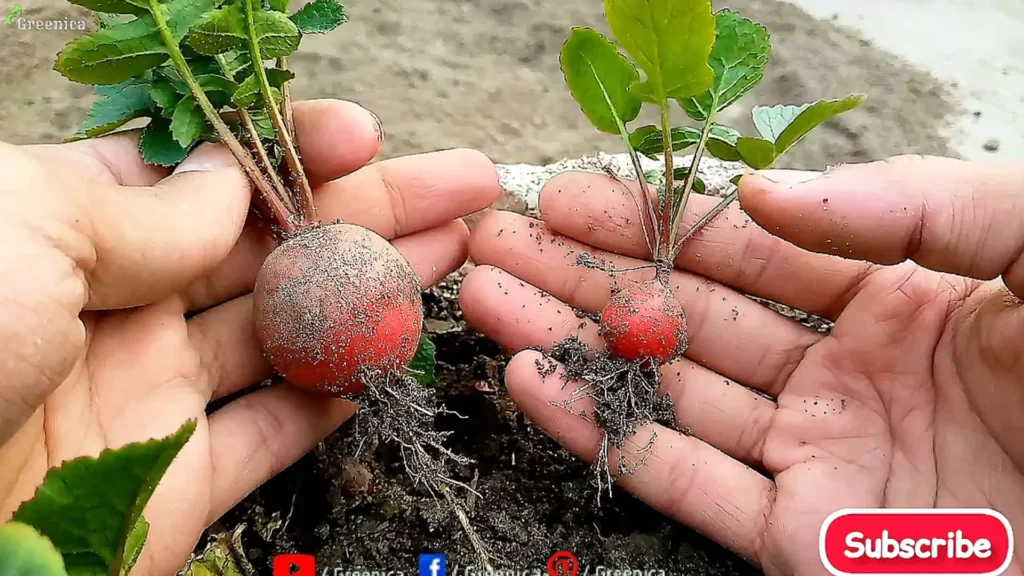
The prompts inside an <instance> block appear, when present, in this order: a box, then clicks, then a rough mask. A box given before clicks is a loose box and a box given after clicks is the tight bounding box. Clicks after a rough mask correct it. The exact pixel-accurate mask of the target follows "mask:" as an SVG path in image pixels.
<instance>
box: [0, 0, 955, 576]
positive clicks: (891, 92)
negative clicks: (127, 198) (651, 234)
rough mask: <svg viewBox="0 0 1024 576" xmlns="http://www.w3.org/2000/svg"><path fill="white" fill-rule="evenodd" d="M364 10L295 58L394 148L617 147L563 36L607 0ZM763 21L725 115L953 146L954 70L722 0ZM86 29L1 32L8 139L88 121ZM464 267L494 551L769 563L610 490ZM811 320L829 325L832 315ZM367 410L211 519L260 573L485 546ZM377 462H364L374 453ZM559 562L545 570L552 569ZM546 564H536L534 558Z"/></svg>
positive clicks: (594, 561)
mask: <svg viewBox="0 0 1024 576" xmlns="http://www.w3.org/2000/svg"><path fill="white" fill-rule="evenodd" d="M23 4H24V10H25V16H26V17H28V18H46V19H63V18H83V17H84V12H83V11H82V10H80V9H78V8H75V7H73V6H69V5H67V4H66V3H65V2H64V0H23ZM348 4H350V5H349V7H348V8H349V13H350V16H351V18H352V21H351V22H350V23H349V24H346V25H345V26H344V27H343V28H342V30H340V31H339V32H337V33H336V34H334V35H329V36H317V37H310V38H309V39H308V40H307V41H306V42H304V44H303V49H302V51H301V52H300V53H299V54H297V55H296V56H295V57H293V58H292V59H291V60H292V63H293V67H294V69H295V71H296V73H297V74H298V80H297V82H296V87H295V95H296V97H298V98H311V97H338V98H346V99H350V100H355V101H357V102H360V103H362V104H363V105H365V106H366V107H368V108H370V109H372V110H374V111H375V112H376V113H377V114H378V115H379V116H380V117H381V118H382V120H383V123H384V125H385V127H386V128H387V130H388V143H387V147H386V150H385V152H384V153H383V155H382V156H396V155H402V154H408V153H416V152H423V151H428V150H436V149H439V148H449V147H456V146H469V147H474V148H479V149H481V150H483V151H484V152H486V153H487V154H489V155H490V156H491V157H492V158H493V159H494V160H495V161H498V162H528V163H535V164H547V163H550V162H553V161H557V160H559V159H561V158H563V157H575V156H581V155H584V154H589V153H593V152H595V151H599V150H604V151H618V150H619V146H620V143H618V142H617V141H616V139H615V138H614V137H611V136H606V135H599V134H598V133H596V132H595V131H594V130H593V129H592V128H591V127H590V126H589V125H587V121H586V119H585V118H584V117H583V115H582V114H581V113H580V111H579V109H578V108H577V106H576V105H575V103H574V102H573V101H572V100H571V98H570V97H569V95H568V93H567V91H566V90H565V89H564V87H563V81H562V77H561V73H560V72H559V70H558V62H557V53H558V50H559V48H560V47H561V44H562V42H563V41H564V39H565V37H566V35H567V33H568V29H569V27H570V26H573V25H582V26H594V27H597V28H599V29H604V28H605V26H604V24H603V21H602V14H601V8H600V2H597V1H596V0H459V1H452V0H372V1H371V0H351V2H349V3H348ZM725 6H728V7H731V8H735V9H737V10H739V11H741V12H742V13H743V14H745V15H747V16H749V17H751V18H753V19H755V20H758V21H760V22H762V23H763V24H764V25H765V26H767V28H768V29H769V31H771V32H772V34H773V36H774V42H773V43H774V52H773V55H772V59H771V62H770V63H769V70H768V75H767V77H766V78H765V81H764V82H763V83H762V85H761V87H760V88H759V89H758V90H757V91H756V92H755V93H754V94H752V95H751V96H749V97H747V98H745V99H744V100H742V101H741V102H740V103H739V104H737V105H736V106H735V107H734V108H733V110H734V111H733V112H730V113H729V114H728V115H726V117H725V118H724V119H723V121H726V122H730V123H733V124H735V125H736V126H737V127H738V128H740V129H743V130H749V129H750V125H749V122H748V121H747V117H748V116H747V114H748V112H747V111H748V110H749V108H750V106H751V105H756V104H775V103H780V102H782V103H802V102H805V101H809V100H813V99H818V98H823V97H836V96H841V95H845V94H846V93H848V92H866V93H867V94H868V102H867V104H866V105H865V106H864V107H863V108H861V109H859V110H857V111H855V112H853V113H850V114H848V115H845V116H843V117H842V118H840V119H838V120H837V121H834V122H830V123H829V124H827V125H826V127H825V129H823V130H820V131H818V132H817V133H816V134H813V135H812V136H810V137H809V138H808V139H807V140H806V142H805V143H803V144H802V145H801V146H800V147H798V148H797V149H795V150H794V151H793V152H792V153H790V155H788V156H787V158H786V159H785V164H784V165H785V166H791V167H804V168H821V167H824V166H825V165H826V164H835V163H839V162H856V161H864V160H870V159H878V158H883V157H886V156H889V155H892V154H897V153H910V152H914V153H923V154H944V155H952V153H951V148H950V146H949V145H948V143H947V142H946V141H945V139H944V138H943V136H941V134H942V129H943V128H944V126H945V125H946V122H947V117H949V116H950V115H951V114H953V113H955V111H956V110H957V105H956V104H955V103H953V102H952V100H951V96H950V94H949V92H948V90H947V88H946V87H945V86H943V85H942V84H941V83H939V82H938V81H936V80H935V79H934V78H932V77H931V76H929V75H928V74H925V73H922V72H920V71H918V70H916V69H914V68H913V67H911V66H910V65H908V64H907V63H906V62H904V61H902V60H900V59H899V58H897V57H894V56H892V55H889V54H887V53H885V52H882V51H880V50H878V49H877V48H875V47H874V46H872V45H871V44H869V43H868V42H866V41H864V40H861V39H860V38H858V37H856V36H855V35H853V34H852V33H850V32H849V31H847V30H844V29H841V28H839V27H837V26H835V25H834V24H832V23H831V22H829V21H823V20H817V19H813V18H811V17H809V16H807V15H806V14H805V13H803V12H802V11H801V10H799V9H798V8H795V7H793V6H791V5H789V4H785V3H780V2H776V1H775V0H734V1H729V2H716V7H717V8H721V7H725ZM72 35H73V33H72V32H64V31H62V32H57V31H20V30H16V29H13V28H10V27H4V28H3V29H2V33H0V55H2V56H3V60H4V67H3V68H0V85H3V86H4V90H2V91H0V140H4V141H7V142H12V143H30V142H56V141H60V140H61V139H62V138H64V137H65V136H68V135H69V134H71V133H72V132H73V130H74V129H75V127H76V126H77V124H78V123H79V122H80V121H81V119H82V118H83V117H84V114H85V111H86V109H87V108H88V106H89V103H90V101H91V95H90V93H91V91H90V89H89V88H88V87H84V86H79V85H75V84H71V83H70V82H68V81H66V80H65V79H63V78H62V77H61V76H60V75H59V74H57V73H56V72H53V71H52V70H51V68H52V60H53V55H54V54H55V53H56V52H57V51H58V50H59V48H60V47H61V46H62V45H63V44H64V43H65V42H67V41H68V40H69V39H70V38H71V37H72ZM460 278H461V276H460V275H455V276H453V277H452V278H449V280H447V281H446V282H445V283H443V284H442V285H440V286H439V287H437V288H435V289H432V290H431V291H429V292H427V293H426V294H425V296H424V299H425V304H426V312H427V320H426V322H427V327H428V328H429V331H430V332H431V335H432V338H433V339H434V341H435V343H436V345H437V353H438V359H439V366H438V377H439V379H438V383H437V392H438V398H439V400H440V402H441V404H442V405H443V406H444V407H445V408H447V409H449V410H452V411H455V412H458V413H459V414H460V415H461V416H459V417H456V416H452V415H445V416H441V417H439V418H438V419H437V421H436V424H437V427H438V429H439V430H441V431H446V432H451V435H450V436H449V438H448V446H449V447H450V448H451V449H452V450H453V451H454V452H455V453H457V454H463V455H466V456H468V457H470V458H472V459H473V460H474V462H473V463H472V464H468V465H464V466H461V467H460V468H459V469H457V470H456V471H455V472H456V473H455V477H456V478H455V479H457V480H459V481H461V482H465V483H466V484H467V485H469V486H471V487H473V490H474V491H475V493H477V494H479V496H476V495H474V494H472V493H469V492H467V491H465V490H462V491H460V492H459V494H460V495H461V497H462V498H465V499H466V506H467V508H468V513H469V518H470V521H471V523H472V525H473V527H474V529H475V530H476V531H477V532H478V533H479V535H480V537H481V538H482V539H483V540H484V541H485V542H486V543H487V544H488V545H489V546H490V547H491V551H492V553H493V554H494V556H495V557H496V558H497V560H496V561H495V565H496V567H506V568H507V567H512V566H517V567H520V568H527V567H530V568H537V569H540V568H542V567H543V566H544V565H545V564H546V562H547V559H548V557H549V556H550V555H551V554H552V553H553V552H555V551H557V550H570V551H573V552H574V553H576V554H577V555H578V556H579V558H580V560H581V562H582V563H583V565H584V566H585V567H586V566H594V565H598V564H600V565H605V566H615V567H626V566H629V567H632V568H647V569H662V570H664V571H665V573H666V574H687V575H703V574H755V573H757V571H756V570H755V569H754V568H753V567H751V566H750V565H748V564H746V563H745V562H744V561H743V560H741V559H738V558H737V557H735V556H734V555H732V554H730V553H729V552H727V551H725V550H723V549H722V548H721V547H719V546H717V545H716V544H713V543H711V542H709V541H708V540H706V539H704V538H703V537H701V536H700V535H698V534H696V533H694V532H692V531H690V530H688V529H687V528H685V527H683V526H680V525H678V524H676V523H674V522H671V521H669V520H667V519H666V518H664V517H662V516H661V515H660V514H658V513H657V512H654V511H652V510H651V509H649V508H648V507H647V506H645V505H644V504H642V503H640V502H638V501H637V500H635V499H634V498H632V497H631V496H629V495H628V494H625V493H623V492H620V491H618V490H616V491H615V492H614V496H613V498H611V499H610V500H608V499H604V500H603V501H602V504H601V506H600V507H598V506H594V505H593V490H592V489H590V488H591V487H590V486H589V482H590V479H591V475H590V472H589V470H588V466H587V465H586V464H584V463H581V462H580V461H578V460H576V459H575V458H573V457H572V456H570V455H569V454H567V453H566V452H565V451H563V450H562V449H561V448H560V447H559V446H558V445H557V444H556V443H555V442H554V441H552V440H551V439H549V438H548V437H547V436H545V435H544V434H543V433H541V432H539V431H537V430H536V429H534V428H533V427H532V425H531V424H530V422H529V420H528V419H527V418H526V417H525V416H524V415H523V414H521V413H519V412H518V411H517V410H516V407H515V406H514V404H513V403H512V401H511V400H510V399H509V398H508V396H507V395H506V394H505V393H504V390H503V384H502V376H503V370H504V363H505V361H506V360H507V357H506V356H505V355H504V353H503V351H502V350H500V349H499V348H498V347H497V345H495V344H494V343H493V342H491V341H489V340H487V339H486V338H484V337H482V336H481V335H479V334H476V333H475V332H473V331H472V329H471V328H469V327H467V326H465V325H464V323H463V322H462V320H461V315H460V313H459V311H458V310H457V307H456V306H455V301H456V300H455V297H456V296H455V295H456V294H457V291H458V285H459V281H460ZM781 311H782V312H785V313H788V314H790V315H796V316H799V319H800V320H801V321H803V322H805V323H806V324H808V325H811V326H815V327H818V328H820V329H823V330H827V329H828V327H827V326H825V325H822V323H821V322H820V321H818V320H816V319H814V318H808V317H807V316H806V315H802V316H801V315H800V313H798V312H794V311H789V310H785V309H782V310H781ZM353 426H354V424H352V423H350V424H347V425H346V426H344V427H343V428H342V429H341V430H340V431H339V432H338V433H336V434H334V435H333V436H331V437H330V438H328V439H327V441H325V442H324V443H323V444H322V445H321V446H320V447H319V448H318V449H317V450H315V451H314V452H313V453H311V454H309V455H307V456H306V457H304V458H303V459H301V460H300V461H299V462H298V463H296V464H295V465H294V466H292V467H291V468H289V469H288V470H286V471H285V472H283V473H282V474H281V475H279V476H278V477H276V478H275V479H273V480H271V481H270V482H268V483H267V484H266V485H264V486H263V487H261V488H260V489H259V490H257V491H256V492H255V493H254V494H253V495H251V496H250V497H249V498H247V499H245V500H244V501H243V502H242V503H241V504H240V505H239V506H238V507H236V508H235V509H234V510H233V511H231V512H230V513H229V514H228V515H227V516H225V517H224V518H223V519H222V520H221V521H220V522H219V523H218V524H216V525H215V526H213V527H212V529H211V532H213V533H217V532H220V531H226V532H232V531H233V530H235V529H237V528H238V527H239V526H241V525H243V524H244V525H245V528H244V529H243V530H242V532H241V541H242V545H243V547H244V548H245V550H246V555H247V557H248V558H249V559H250V560H251V562H252V564H253V565H254V566H255V567H256V569H257V570H258V573H260V574H265V573H269V568H268V566H269V562H270V558H271V556H272V555H273V554H277V553H287V552H297V551H301V552H309V553H314V554H315V555H316V556H317V559H318V566H319V567H339V568H344V569H352V568H354V567H363V568H367V569H377V570H386V569H392V570H398V569H402V570H405V571H406V573H407V574H410V573H413V567H414V566H415V565H416V555H417V554H418V553H419V552H422V551H431V550H435V551H439V552H444V553H446V554H447V555H448V560H449V565H450V566H451V565H453V564H456V563H458V564H461V565H464V564H465V563H466V562H467V561H471V560H472V559H473V558H474V554H473V552H472V550H471V548H470V546H469V542H468V540H467V538H466V537H465V535H464V533H463V531H462V529H461V528H460V526H459V523H458V522H457V521H456V520H455V519H454V518H453V517H452V516H451V515H450V513H449V512H447V511H446V510H447V508H446V507H445V506H444V504H443V500H440V499H437V498H434V497H432V496H431V495H430V494H429V493H428V492H426V491H425V490H423V489H421V488H417V487H414V486H413V484H412V481H411V480H410V478H409V476H408V474H407V473H406V471H405V469H404V467H403V465H402V460H401V457H400V454H399V452H398V451H397V450H396V449H395V448H394V447H393V446H392V447H389V446H380V447H378V448H377V449H376V450H375V451H374V452H373V453H369V452H368V451H367V449H366V447H362V448H363V452H361V453H360V448H361V447H360V446H359V445H357V443H356V442H354V441H353V440H352V438H353V437H352V434H351V432H352V427H353ZM359 462H362V464H360V463H359ZM201 544H202V543H201ZM542 572H543V571H542ZM531 574H532V572H531Z"/></svg>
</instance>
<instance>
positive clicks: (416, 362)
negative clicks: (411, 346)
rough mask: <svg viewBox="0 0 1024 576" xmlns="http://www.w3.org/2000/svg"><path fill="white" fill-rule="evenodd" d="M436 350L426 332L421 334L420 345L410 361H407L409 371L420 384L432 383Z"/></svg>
mask: <svg viewBox="0 0 1024 576" xmlns="http://www.w3.org/2000/svg"><path fill="white" fill-rule="evenodd" d="M436 351H437V349H436V348H435V347H434V343H433V342H431V341H430V338H427V335H426V334H423V335H421V336H420V346H419V348H417V349H416V355H415V356H413V357H412V361H411V362H409V371H410V372H412V375H413V377H415V378H416V380H418V381H419V383H420V384H423V385H428V384H433V383H434V366H435V365H436V364H437V360H436V359H435V353H436Z"/></svg>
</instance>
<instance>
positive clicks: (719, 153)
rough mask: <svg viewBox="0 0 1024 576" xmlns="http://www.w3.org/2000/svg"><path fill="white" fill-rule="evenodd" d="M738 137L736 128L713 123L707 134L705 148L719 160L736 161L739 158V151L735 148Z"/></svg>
mask: <svg viewBox="0 0 1024 576" xmlns="http://www.w3.org/2000/svg"><path fill="white" fill-rule="evenodd" d="M740 137H741V136H740V133H739V132H737V131H736V130H734V129H732V128H729V127H728V126H722V125H720V124H715V125H713V126H712V127H711V132H710V133H709V134H708V143H707V150H708V152H710V153H711V155H712V156H714V157H715V158H718V159H719V160H725V161H727V162H736V161H738V160H740V159H741V158H740V153H739V151H738V150H736V142H737V141H738V140H739V139H740Z"/></svg>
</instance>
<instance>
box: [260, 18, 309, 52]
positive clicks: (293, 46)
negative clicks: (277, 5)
mask: <svg viewBox="0 0 1024 576" xmlns="http://www.w3.org/2000/svg"><path fill="white" fill-rule="evenodd" d="M253 25H254V27H255V29H256V38H257V39H258V41H259V46H260V55H261V56H263V57H264V58H283V57H285V56H288V55H289V54H291V53H292V52H295V51H296V50H298V49H299V41H300V40H301V39H302V35H301V34H300V33H299V28H298V27H297V26H296V25H295V23H294V22H292V21H291V20H289V19H288V17H287V16H285V15H284V14H282V13H280V12H276V11H267V10H260V11H257V12H255V13H253Z"/></svg>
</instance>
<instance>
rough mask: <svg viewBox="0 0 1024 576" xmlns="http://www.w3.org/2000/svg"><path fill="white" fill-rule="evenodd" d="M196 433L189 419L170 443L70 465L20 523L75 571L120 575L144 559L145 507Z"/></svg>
mask: <svg viewBox="0 0 1024 576" xmlns="http://www.w3.org/2000/svg"><path fill="white" fill-rule="evenodd" d="M195 429H196V422H195V420H189V421H188V422H186V423H185V424H184V425H182V427H181V428H179V429H178V431H177V432H175V433H174V434H171V435H170V436H167V437H166V438H162V439H158V440H149V441H147V442H140V443H136V444H128V445H125V446H123V447H121V448H118V449H116V450H104V451H103V452H101V453H100V455H99V457H98V458H91V457H82V458H75V459H74V460H68V461H67V462H64V463H63V464H61V465H60V466H58V467H57V468H53V469H51V470H50V471H49V472H47V473H46V477H45V478H44V479H43V483H42V485H41V486H40V487H39V489H38V490H36V494H35V496H33V497H32V499H31V500H29V501H28V502H25V503H24V504H22V505H21V507H20V508H18V511H17V512H15V513H14V520H15V521H17V522H23V523H25V524H28V525H30V526H32V527H33V528H35V529H36V530H38V531H39V533H40V534H42V535H44V536H46V537H47V538H49V539H50V541H51V542H53V544H54V546H56V547H57V549H58V550H60V551H61V553H62V554H63V555H64V561H65V562H66V563H67V566H68V571H69V572H71V573H77V574H116V573H120V570H121V567H122V566H124V565H125V564H126V563H128V562H130V561H132V557H137V555H138V551H137V550H134V548H136V547H137V546H138V544H137V543H138V542H139V540H140V533H139V528H137V527H136V524H137V523H138V522H139V521H140V519H141V517H142V510H143V508H145V507H146V503H147V502H149V498H150V496H152V495H153V490H155V489H156V485H157V483H158V482H159V481H160V479H161V478H162V477H163V475H164V472H166V471H167V467H168V466H170V465H171V461H172V460H174V457H175V456H177V455H178V452H180V451H181V449H182V448H183V447H184V446H185V443H186V442H188V439H189V438H190V437H191V436H192V433H193V432H194V431H195ZM143 538H144V537H143ZM76 570H77V572H76Z"/></svg>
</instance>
